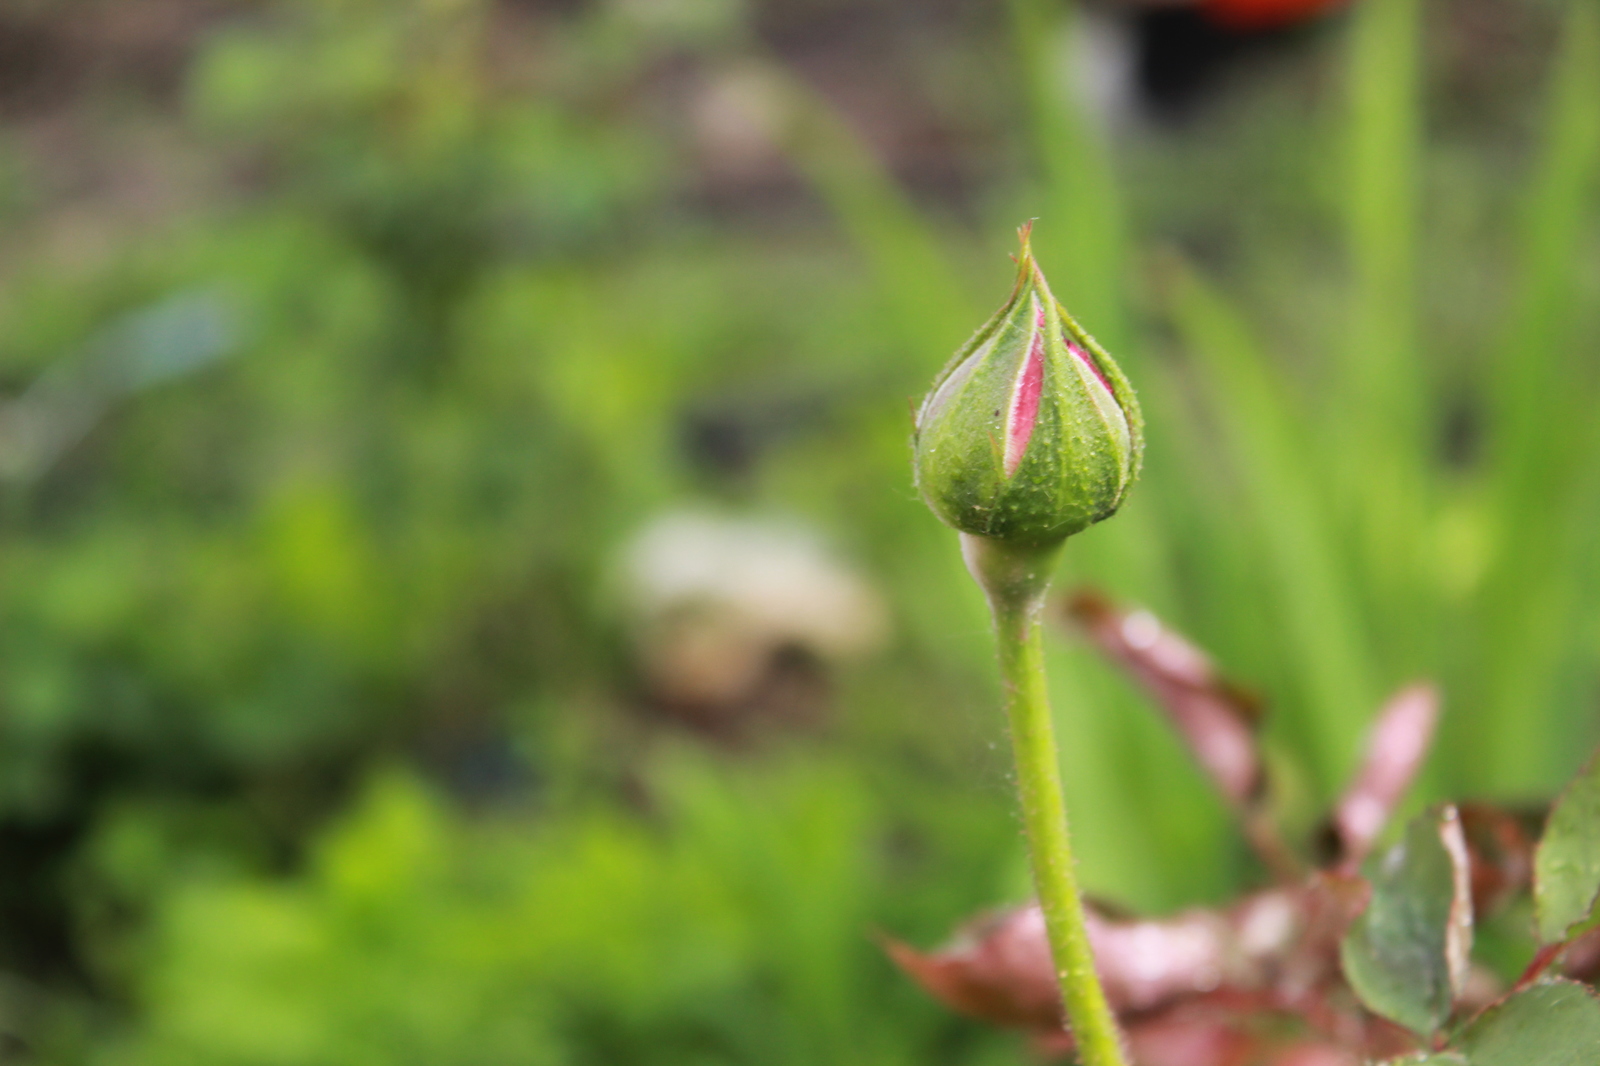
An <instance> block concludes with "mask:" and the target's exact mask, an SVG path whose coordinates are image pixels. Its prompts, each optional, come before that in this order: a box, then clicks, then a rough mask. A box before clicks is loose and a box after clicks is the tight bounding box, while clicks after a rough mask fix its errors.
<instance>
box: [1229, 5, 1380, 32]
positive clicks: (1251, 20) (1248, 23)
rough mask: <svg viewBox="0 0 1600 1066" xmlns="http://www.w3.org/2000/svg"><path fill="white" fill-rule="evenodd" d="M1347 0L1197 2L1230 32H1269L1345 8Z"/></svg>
mask: <svg viewBox="0 0 1600 1066" xmlns="http://www.w3.org/2000/svg"><path fill="white" fill-rule="evenodd" d="M1348 2H1349V0H1200V9H1201V10H1202V11H1204V12H1205V13H1206V16H1207V17H1208V18H1210V19H1211V20H1212V21H1214V22H1217V23H1219V24H1221V25H1223V26H1227V27H1229V28H1231V29H1240V30H1271V29H1280V28H1282V27H1285V26H1293V25H1294V24H1295V23H1297V22H1309V21H1310V20H1311V19H1314V18H1316V17H1317V16H1319V15H1325V14H1327V13H1329V12H1331V11H1334V10H1336V9H1338V8H1341V7H1344V6H1345V5H1346V4H1347V3H1348Z"/></svg>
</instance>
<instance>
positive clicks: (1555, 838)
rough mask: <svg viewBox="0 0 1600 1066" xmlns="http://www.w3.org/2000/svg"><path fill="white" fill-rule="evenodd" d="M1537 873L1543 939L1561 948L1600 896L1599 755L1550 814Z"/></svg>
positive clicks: (1535, 890)
mask: <svg viewBox="0 0 1600 1066" xmlns="http://www.w3.org/2000/svg"><path fill="white" fill-rule="evenodd" d="M1533 872H1534V886H1533V898H1534V907H1535V909H1536V911H1537V913H1538V916H1539V939H1540V940H1543V941H1544V942H1545V943H1547V944H1556V943H1560V942H1561V941H1563V940H1565V939H1567V935H1568V933H1569V932H1570V931H1571V929H1572V927H1573V926H1574V925H1576V924H1578V923H1579V922H1581V921H1583V920H1584V919H1586V918H1588V917H1589V914H1590V912H1591V911H1593V910H1594V905H1595V897H1596V896H1600V753H1597V754H1596V755H1595V756H1594V757H1592V758H1591V759H1590V760H1589V764H1588V765H1587V766H1585V767H1584V768H1583V770H1582V771H1581V772H1580V773H1579V774H1578V776H1577V777H1575V778H1574V779H1573V780H1572V783H1571V784H1569V785H1568V786H1567V790H1566V791H1565V792H1563V793H1562V794H1561V798H1560V799H1558V800H1557V801H1556V805H1555V807H1553V808H1552V809H1551V811H1550V820H1549V822H1547V823H1546V824H1545V830H1544V837H1543V838H1542V839H1541V840H1540V841H1539V850H1538V852H1537V853H1536V854H1535V855H1534V860H1533Z"/></svg>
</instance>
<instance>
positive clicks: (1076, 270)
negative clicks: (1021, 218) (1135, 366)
mask: <svg viewBox="0 0 1600 1066" xmlns="http://www.w3.org/2000/svg"><path fill="white" fill-rule="evenodd" d="M1010 9H1011V23H1012V29H1013V33H1014V35H1015V40H1016V50H1017V58H1018V59H1019V60H1020V62H1021V67H1022V77H1023V80H1024V83H1025V84H1024V86H1023V88H1024V90H1025V93H1026V99H1027V104H1028V120H1029V125H1030V128H1031V132H1032V139H1033V148H1034V152H1035V154H1036V156H1037V158H1038V164H1039V166H1040V168H1041V170H1042V172H1043V177H1044V182H1043V186H1044V188H1043V195H1042V196H1041V197H1040V210H1039V213H1040V215H1041V216H1042V217H1043V218H1044V219H1045V221H1046V224H1044V225H1041V226H1040V227H1039V232H1038V240H1037V243H1038V244H1039V245H1040V246H1041V247H1042V248H1043V249H1044V251H1045V253H1046V254H1047V255H1048V254H1050V253H1052V252H1055V253H1058V254H1055V255H1053V256H1052V258H1051V271H1050V277H1051V278H1052V279H1054V285H1055V290H1056V294H1057V295H1058V296H1059V297H1060V298H1061V300H1062V302H1063V303H1065V304H1066V305H1067V306H1068V307H1069V308H1071V310H1072V313H1073V316H1074V317H1076V318H1077V319H1078V320H1079V321H1080V322H1086V323H1089V324H1090V332H1092V333H1093V334H1094V335H1095V337H1096V338H1097V339H1098V340H1099V341H1100V342H1101V343H1102V344H1104V345H1105V346H1106V347H1107V348H1108V349H1110V350H1111V351H1112V352H1115V353H1117V355H1118V356H1119V357H1120V356H1121V355H1122V351H1123V348H1124V347H1125V346H1126V344H1127V341H1128V339H1129V337H1128V332H1129V331H1128V326H1127V312H1126V304H1125V302H1124V299H1123V280H1124V277H1125V274H1126V265H1127V239H1126V234H1125V227H1124V222H1123V209H1122V203H1121V197H1120V196H1119V195H1118V193H1117V183H1116V176H1115V174H1114V173H1113V170H1112V164H1111V157H1110V153H1109V152H1108V150H1107V146H1106V144H1105V143H1104V138H1102V137H1101V136H1100V135H1099V132H1098V131H1097V130H1096V129H1095V128H1094V123H1093V121H1092V118H1091V116H1090V115H1089V113H1088V111H1087V109H1086V108H1084V107H1082V106H1080V101H1079V100H1078V99H1076V94H1075V93H1074V91H1073V89H1074V86H1073V84H1072V79H1073V76H1074V75H1075V74H1076V73H1077V70H1076V69H1075V67H1074V65H1073V63H1072V62H1071V60H1072V55H1073V50H1075V49H1076V48H1077V47H1078V46H1079V45H1080V42H1079V40H1078V37H1077V35H1078V33H1079V32H1080V29H1079V25H1078V17H1079V16H1078V15H1077V14H1076V6H1075V5H1072V4H1062V3H1058V2H1056V0H1011V3H1010Z"/></svg>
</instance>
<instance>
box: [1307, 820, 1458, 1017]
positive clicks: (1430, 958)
mask: <svg viewBox="0 0 1600 1066" xmlns="http://www.w3.org/2000/svg"><path fill="white" fill-rule="evenodd" d="M1471 947H1472V895H1471V883H1470V879H1469V876H1468V870H1467V850H1466V841H1465V839H1464V838H1463V836H1462V833H1461V820H1460V818H1459V817H1458V816H1457V814H1456V809H1455V808H1454V807H1452V806H1445V807H1442V808H1435V809H1433V810H1430V811H1427V812H1425V813H1423V814H1421V815H1419V816H1417V817H1416V818H1414V819H1412V821H1411V823H1410V824H1409V825H1407V826H1406V831H1405V836H1404V837H1402V838H1401V840H1400V842H1399V843H1398V844H1396V845H1395V846H1394V847H1392V848H1390V849H1389V851H1388V853H1387V854H1385V855H1384V856H1383V858H1382V859H1381V860H1380V861H1379V863H1378V864H1377V869H1376V870H1375V871H1373V873H1372V902H1371V903H1369V904H1368V905H1367V909H1366V910H1365V911H1364V912H1363V913H1362V915H1361V917H1360V918H1357V919H1356V921H1355V923H1354V924H1353V925H1352V926H1351V927H1350V931H1349V933H1347V934H1346V935H1345V938H1344V942H1343V943H1342V944H1340V946H1339V956H1340V960H1341V962H1342V963H1343V964H1344V973H1345V977H1346V978H1347V979H1348V980H1349V981H1350V985H1351V987H1352V988H1354V989H1355V991H1356V994H1357V995H1358V996H1360V997H1361V1001H1362V1002H1363V1003H1365V1004H1366V1005H1367V1007H1368V1008H1369V1009H1371V1010H1372V1011H1373V1012H1375V1013H1377V1014H1381V1015H1383V1016H1384V1017H1385V1018H1388V1019H1390V1020H1392V1021H1395V1022H1398V1023H1399V1024H1401V1025H1404V1026H1406V1027H1407V1028H1408V1029H1412V1030H1414V1031H1416V1032H1418V1033H1420V1034H1422V1035H1424V1036H1428V1035H1431V1034H1432V1033H1434V1032H1435V1031H1437V1030H1438V1029H1439V1027H1440V1026H1441V1025H1443V1024H1444V1022H1445V1020H1446V1019H1447V1018H1449V1017H1450V1010H1451V1007H1452V1005H1453V1004H1454V1001H1455V997H1456V994H1457V993H1458V992H1459V991H1460V988H1461V985H1462V983H1463V982H1464V981H1465V979H1466V966H1467V956H1468V954H1469V953H1470V951H1471Z"/></svg>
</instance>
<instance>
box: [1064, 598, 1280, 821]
mask: <svg viewBox="0 0 1600 1066" xmlns="http://www.w3.org/2000/svg"><path fill="white" fill-rule="evenodd" d="M1067 612H1068V614H1069V615H1070V616H1071V617H1072V618H1074V619H1076V620H1077V622H1078V623H1079V624H1080V625H1082V626H1083V628H1084V629H1085V631H1087V632H1088V634H1089V637H1090V638H1091V639H1092V640H1093V641H1094V643H1095V644H1096V645H1097V646H1098V647H1099V648H1100V650H1101V651H1103V652H1105V654H1106V655H1108V656H1109V657H1110V658H1111V659H1112V660H1113V661H1115V662H1116V663H1117V664H1118V665H1120V666H1121V667H1122V668H1123V669H1124V670H1126V671H1127V672H1128V674H1129V675H1130V676H1131V677H1132V678H1133V679H1134V680H1135V681H1136V682H1138V683H1139V684H1140V685H1141V686H1142V687H1143V688H1144V689H1145V690H1146V691H1147V692H1149V693H1150V695H1151V696H1152V697H1153V698H1154V699H1155V701H1156V703H1157V704H1158V705H1159V706H1160V707H1161V709H1162V710H1163V711H1165V712H1166V715H1167V718H1168V720H1169V721H1171V723H1172V725H1173V727H1174V728H1175V729H1177V731H1178V733H1179V735H1181V736H1182V737H1183V739H1184V740H1185V741H1186V742H1187V743H1188V745H1189V748H1190V749H1191V750H1192V751H1193V752H1194V755H1195V758H1196V759H1197V760H1199V763H1200V766H1201V768H1202V769H1204V770H1205V772H1206V773H1207V774H1208V775H1210V777H1211V779H1212V781H1214V782H1215V783H1216V785H1217V787H1218V788H1219V789H1221V790H1222V794H1223V795H1224V796H1226V797H1227V798H1228V799H1229V800H1231V801H1232V802H1233V803H1235V804H1237V805H1243V804H1245V803H1246V802H1247V801H1249V800H1250V799H1251V798H1253V797H1254V796H1255V795H1256V794H1257V793H1258V791H1259V790H1260V788H1261V758H1260V754H1259V752H1258V751H1257V748H1256V740H1255V735H1254V732H1253V731H1252V726H1253V725H1254V723H1255V722H1256V720H1257V719H1258V718H1259V716H1260V704H1259V702H1258V701H1256V700H1254V699H1253V698H1251V697H1250V696H1248V695H1246V694H1245V693H1244V692H1243V691H1242V690H1240V689H1238V688H1236V687H1234V686H1232V685H1230V684H1228V683H1227V682H1225V681H1223V680H1222V679H1221V678H1220V677H1218V676H1217V672H1216V670H1215V669H1214V668H1213V667H1212V665H1211V661H1210V660H1209V659H1208V658H1207V657H1206V655H1205V653H1204V652H1202V651H1200V649H1198V648H1196V647H1195V646H1194V645H1192V644H1190V643H1189V642H1188V641H1186V640H1184V639H1183V638H1182V637H1180V636H1178V635H1177V634H1176V633H1174V632H1173V631H1172V630H1170V629H1167V628H1166V627H1165V626H1163V625H1162V624H1161V622H1160V621H1159V620H1158V619H1157V618H1156V616H1155V615H1153V614H1151V613H1150V612H1149V611H1144V610H1136V611H1124V610H1120V609H1119V608H1117V607H1115V606H1114V605H1113V604H1112V603H1111V602H1110V601H1109V600H1107V599H1105V598H1104V597H1103V596H1101V595H1100V594H1099V593H1097V592H1093V591H1091V590H1087V589H1085V590H1080V591H1079V592H1077V593H1076V594H1075V595H1074V596H1073V597H1072V599H1071V600H1070V601H1069V603H1068V604H1067Z"/></svg>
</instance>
